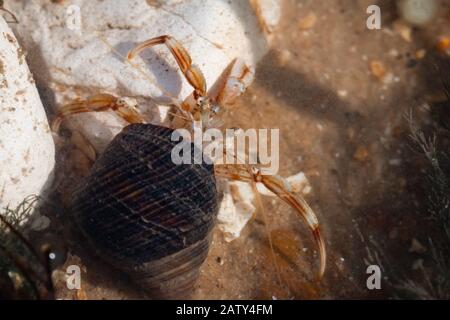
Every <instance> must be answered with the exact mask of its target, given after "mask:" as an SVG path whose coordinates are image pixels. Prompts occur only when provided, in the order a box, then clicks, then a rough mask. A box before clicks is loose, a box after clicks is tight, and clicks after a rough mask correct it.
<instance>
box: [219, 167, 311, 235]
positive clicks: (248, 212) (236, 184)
mask: <svg viewBox="0 0 450 320" xmlns="http://www.w3.org/2000/svg"><path fill="white" fill-rule="evenodd" d="M286 181H287V182H288V183H289V185H290V188H291V191H292V192H294V193H297V192H299V193H301V194H303V195H304V194H308V193H310V192H311V186H310V184H309V182H308V179H307V178H306V176H305V174H304V173H303V172H299V173H297V174H295V175H293V176H290V177H288V178H286ZM256 189H257V191H258V192H259V193H260V194H261V195H264V196H272V197H275V196H276V195H275V194H274V193H273V192H271V191H270V190H268V189H267V188H266V187H265V186H264V185H263V184H262V183H257V184H256ZM254 199H255V194H254V192H253V190H252V187H251V185H250V184H248V183H244V182H240V181H232V182H226V183H225V185H224V196H223V200H222V203H221V204H220V207H219V214H218V217H217V221H218V226H219V229H220V230H221V231H222V232H223V233H224V235H225V240H226V241H228V242H231V241H233V240H234V239H237V238H239V236H240V235H241V232H242V230H243V229H244V228H245V226H246V225H247V223H248V222H249V221H250V219H251V218H252V217H253V214H254V213H255V211H256V208H255V206H254V205H253V201H254Z"/></svg>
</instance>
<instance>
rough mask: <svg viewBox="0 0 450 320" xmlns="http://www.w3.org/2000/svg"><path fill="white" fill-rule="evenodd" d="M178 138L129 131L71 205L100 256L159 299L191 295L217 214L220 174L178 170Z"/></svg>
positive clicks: (146, 129) (148, 129)
mask: <svg viewBox="0 0 450 320" xmlns="http://www.w3.org/2000/svg"><path fill="white" fill-rule="evenodd" d="M172 132H173V130H171V129H168V128H164V127H160V126H155V125H151V124H132V125H129V126H127V127H126V128H124V129H123V130H122V132H121V133H120V134H118V135H117V136H116V137H115V138H114V140H113V141H112V142H111V143H110V144H109V146H108V147H107V148H106V150H105V152H104V153H103V154H102V155H101V156H100V157H99V159H98V160H97V161H96V162H95V164H94V166H93V167H92V169H91V172H90V174H89V176H88V177H86V178H85V179H84V180H83V182H82V183H81V184H80V185H79V186H78V187H77V188H76V190H75V192H74V194H73V197H72V204H71V213H72V215H73V217H74V219H75V221H76V223H77V224H78V226H79V228H80V229H81V231H82V233H83V234H84V235H85V236H86V237H87V239H88V240H89V242H90V243H91V245H92V246H94V249H95V251H96V253H97V254H99V255H100V256H101V257H103V258H104V259H107V260H108V261H109V262H111V263H113V264H114V266H116V267H118V268H119V269H122V270H123V271H125V272H126V273H128V274H129V275H130V276H131V278H133V279H134V280H135V281H136V282H138V283H139V284H141V286H142V287H144V289H146V290H147V291H148V292H150V293H153V294H155V295H156V296H158V297H173V296H180V295H181V296H183V295H184V294H185V292H186V291H189V288H190V287H191V286H192V284H193V283H194V281H195V279H196V277H197V275H198V269H199V267H200V265H201V264H202V263H203V261H204V259H205V258H206V255H207V252H208V248H209V243H210V233H211V230H212V228H213V226H214V223H215V219H216V216H217V210H218V206H217V191H216V184H215V178H214V170H213V167H212V166H211V165H207V164H201V165H196V164H192V165H189V164H182V165H176V164H174V163H173V161H172V159H171V151H172V149H173V148H174V147H175V145H176V144H177V142H173V141H171V135H172ZM193 148H194V146H193V145H192V150H193Z"/></svg>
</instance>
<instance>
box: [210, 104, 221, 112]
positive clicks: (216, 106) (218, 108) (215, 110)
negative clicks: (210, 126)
mask: <svg viewBox="0 0 450 320" xmlns="http://www.w3.org/2000/svg"><path fill="white" fill-rule="evenodd" d="M211 111H212V113H214V114H218V113H219V111H220V107H219V106H218V105H215V106H213V107H212V110H211Z"/></svg>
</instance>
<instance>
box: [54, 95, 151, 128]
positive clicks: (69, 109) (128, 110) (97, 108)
mask: <svg viewBox="0 0 450 320" xmlns="http://www.w3.org/2000/svg"><path fill="white" fill-rule="evenodd" d="M107 110H112V111H114V112H116V113H117V115H119V116H120V117H121V118H123V119H124V120H125V121H127V122H129V123H142V122H144V118H143V117H142V115H141V114H140V113H139V112H138V111H137V110H136V109H135V108H134V107H132V106H130V105H128V104H127V103H126V102H125V101H123V100H122V99H120V98H117V97H115V96H113V95H110V94H105V93H103V94H98V95H95V96H92V97H89V98H88V99H87V100H83V101H76V102H72V103H70V104H67V105H65V106H63V107H62V108H61V109H60V110H59V112H58V113H57V114H56V118H55V120H53V123H52V131H54V132H57V131H58V130H59V127H60V125H61V122H62V121H63V120H64V118H66V117H67V116H70V115H74V114H78V113H85V112H101V111H107Z"/></svg>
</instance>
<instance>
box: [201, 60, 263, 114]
mask: <svg viewBox="0 0 450 320" xmlns="http://www.w3.org/2000/svg"><path fill="white" fill-rule="evenodd" d="M254 76H255V70H254V69H253V68H252V67H249V66H247V65H246V64H245V62H244V60H242V59H240V58H236V59H234V60H233V61H232V62H231V63H230V65H229V66H228V67H227V68H226V69H225V72H224V73H223V75H222V76H221V77H220V78H219V79H218V80H217V82H216V83H215V84H214V86H213V87H212V88H211V90H210V91H209V92H208V96H209V97H210V98H211V100H212V101H214V102H216V103H217V104H219V105H221V106H225V105H231V104H233V103H234V102H235V101H236V98H237V97H239V96H240V95H241V94H242V93H244V91H245V89H246V88H247V87H248V86H249V85H250V84H251V83H252V82H253V78H254Z"/></svg>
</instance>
